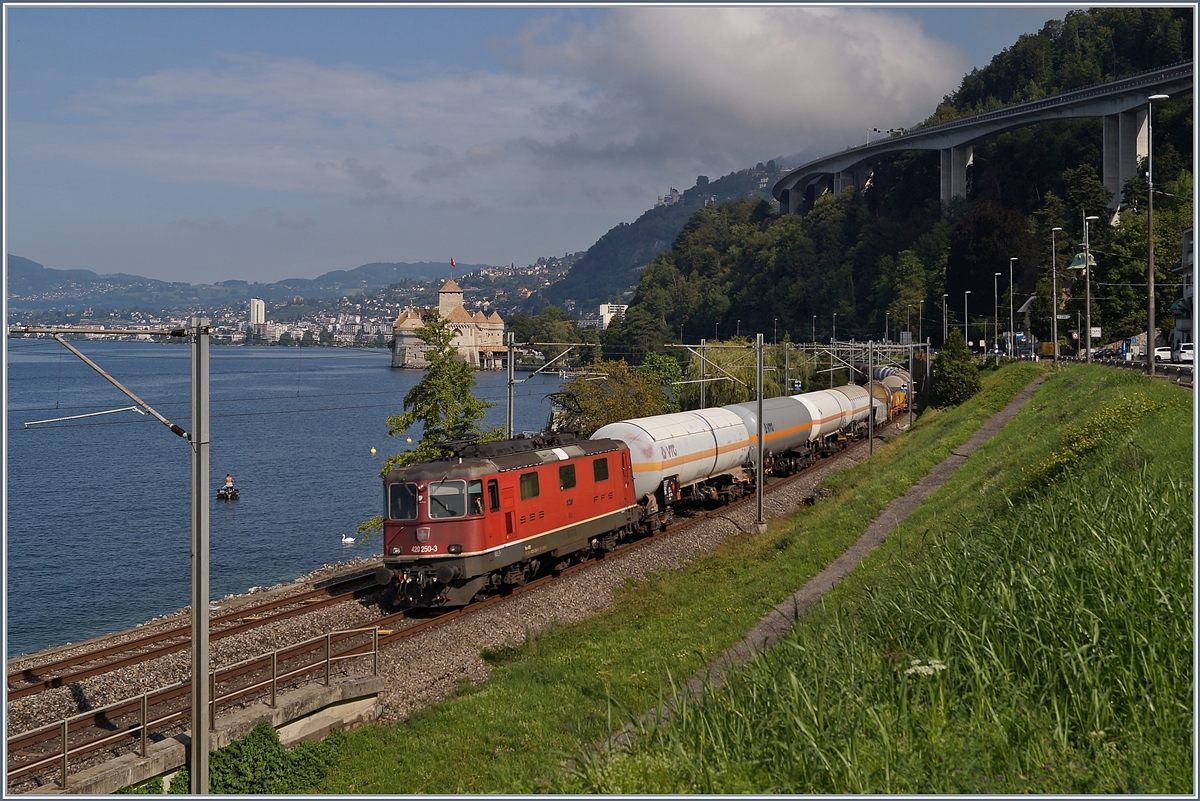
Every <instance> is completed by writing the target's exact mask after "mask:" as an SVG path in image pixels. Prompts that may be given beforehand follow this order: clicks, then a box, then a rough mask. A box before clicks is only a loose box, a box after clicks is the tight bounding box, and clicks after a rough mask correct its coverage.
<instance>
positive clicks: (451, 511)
mask: <svg viewBox="0 0 1200 801" xmlns="http://www.w3.org/2000/svg"><path fill="white" fill-rule="evenodd" d="M466 513H467V483H466V482H465V481H438V482H430V484H429V516H430V518H432V519H434V520H440V519H442V518H446V517H462V516H464V515H465V514H466Z"/></svg>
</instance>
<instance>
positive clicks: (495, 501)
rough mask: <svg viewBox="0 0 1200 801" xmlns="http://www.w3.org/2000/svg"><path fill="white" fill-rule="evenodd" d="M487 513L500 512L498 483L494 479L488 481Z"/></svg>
mask: <svg viewBox="0 0 1200 801" xmlns="http://www.w3.org/2000/svg"><path fill="white" fill-rule="evenodd" d="M488 511H489V512H499V511H500V482H498V481H497V480H496V479H494V478H490V479H488Z"/></svg>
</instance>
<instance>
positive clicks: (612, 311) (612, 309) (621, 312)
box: [600, 303, 629, 329]
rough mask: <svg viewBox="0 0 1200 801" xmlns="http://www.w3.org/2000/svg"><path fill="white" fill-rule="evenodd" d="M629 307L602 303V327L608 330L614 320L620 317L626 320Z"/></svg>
mask: <svg viewBox="0 0 1200 801" xmlns="http://www.w3.org/2000/svg"><path fill="white" fill-rule="evenodd" d="M628 309H629V306H628V305H626V304H624V303H601V304H600V327H601V328H603V329H607V328H608V324H609V323H611V322H612V318H614V317H620V318H621V319H625V312H626V311H628Z"/></svg>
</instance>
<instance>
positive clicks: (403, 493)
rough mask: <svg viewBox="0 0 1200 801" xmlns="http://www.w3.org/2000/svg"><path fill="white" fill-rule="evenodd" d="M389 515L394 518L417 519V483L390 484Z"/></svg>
mask: <svg viewBox="0 0 1200 801" xmlns="http://www.w3.org/2000/svg"><path fill="white" fill-rule="evenodd" d="M388 517H389V518H390V519H392V520H416V519H417V485H416V484H390V485H389V486H388Z"/></svg>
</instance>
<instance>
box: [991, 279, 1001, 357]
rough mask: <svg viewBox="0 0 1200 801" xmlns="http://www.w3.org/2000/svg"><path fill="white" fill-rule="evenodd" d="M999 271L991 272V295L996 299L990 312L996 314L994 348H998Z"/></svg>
mask: <svg viewBox="0 0 1200 801" xmlns="http://www.w3.org/2000/svg"><path fill="white" fill-rule="evenodd" d="M999 286H1000V273H993V274H992V296H993V297H994V298H995V299H996V302H995V303H994V304H993V308H992V312H993V313H994V314H995V315H996V350H1000V289H999Z"/></svg>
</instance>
